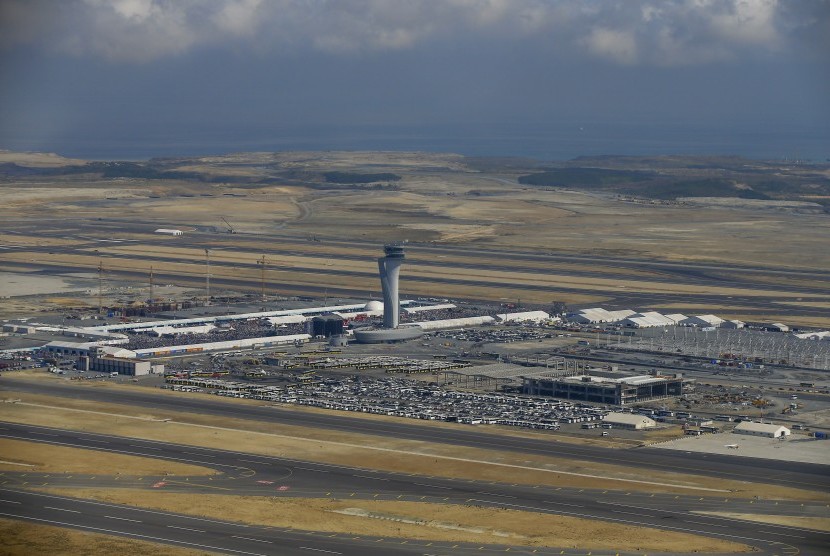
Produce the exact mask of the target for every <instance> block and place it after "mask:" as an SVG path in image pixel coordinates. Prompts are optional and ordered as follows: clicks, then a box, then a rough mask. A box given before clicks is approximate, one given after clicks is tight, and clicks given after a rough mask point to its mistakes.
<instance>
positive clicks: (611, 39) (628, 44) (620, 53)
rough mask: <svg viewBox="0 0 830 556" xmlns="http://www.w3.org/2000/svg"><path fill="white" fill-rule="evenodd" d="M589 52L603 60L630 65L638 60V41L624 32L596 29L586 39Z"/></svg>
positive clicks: (628, 32) (627, 32) (630, 33)
mask: <svg viewBox="0 0 830 556" xmlns="http://www.w3.org/2000/svg"><path fill="white" fill-rule="evenodd" d="M585 45H586V46H587V47H588V50H589V51H591V52H593V53H594V54H596V55H597V56H600V57H603V58H610V59H611V60H613V61H615V62H618V63H620V64H626V65H630V64H633V63H634V62H636V61H637V60H638V55H637V39H636V37H635V36H634V33H632V32H630V31H624V30H615V29H608V28H606V27H595V28H594V29H592V30H591V32H590V34H589V35H588V36H587V37H586V39H585Z"/></svg>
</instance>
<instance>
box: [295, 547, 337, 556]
mask: <svg viewBox="0 0 830 556" xmlns="http://www.w3.org/2000/svg"><path fill="white" fill-rule="evenodd" d="M300 549H301V550H313V551H314V552H325V553H326V554H343V553H342V552H336V551H334V550H323V549H322V548H311V547H310V546H301V547H300Z"/></svg>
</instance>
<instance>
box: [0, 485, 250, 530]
mask: <svg viewBox="0 0 830 556" xmlns="http://www.w3.org/2000/svg"><path fill="white" fill-rule="evenodd" d="M0 490H5V491H6V492H14V493H16V494H26V495H29V496H39V497H41V498H51V499H53V500H63V501H64V502H72V503H78V502H80V503H82V504H89V505H90V506H101V507H104V508H117V509H119V510H123V509H124V508H123V506H118V505H115V504H107V503H104V502H94V501H92V500H80V499H78V498H69V497H66V496H56V495H54V494H45V493H41V492H30V491H20V490H14V489H0ZM131 510H132V511H134V512H141V513H146V514H155V515H160V516H164V517H171V516H172V515H175V517H178V518H185V519H189V520H192V521H204V522H205V523H218V524H220V525H233V526H234V527H241V528H243V529H247V528H248V527H249V526H248V525H243V524H242V523H233V522H228V521H218V520H215V519H207V518H204V517H193V516H182V515H178V514H170V513H167V512H158V511H155V510H145V509H142V508H131Z"/></svg>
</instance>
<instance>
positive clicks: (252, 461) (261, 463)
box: [236, 459, 271, 469]
mask: <svg viewBox="0 0 830 556" xmlns="http://www.w3.org/2000/svg"><path fill="white" fill-rule="evenodd" d="M236 461H244V462H245V463H258V464H259V465H271V462H268V461H254V460H252V459H238V460H236ZM243 469H247V468H243Z"/></svg>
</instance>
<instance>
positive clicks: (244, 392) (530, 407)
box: [166, 374, 608, 430]
mask: <svg viewBox="0 0 830 556" xmlns="http://www.w3.org/2000/svg"><path fill="white" fill-rule="evenodd" d="M308 377H310V375H309V374H305V375H301V376H300V381H299V382H296V383H290V384H280V385H274V384H257V383H251V382H242V381H230V380H221V379H214V378H184V377H181V378H177V377H174V376H170V377H168V378H167V380H166V382H167V387H169V388H172V389H176V390H184V391H201V392H208V393H212V394H216V395H220V396H229V397H236V398H247V399H256V400H266V401H272V402H278V403H290V404H297V405H305V406H312V407H320V408H324V409H333V410H340V411H354V412H362V413H372V414H376V415H389V416H395V417H407V418H412V419H423V420H430V421H445V422H454V423H462V424H468V425H506V426H514V427H523V428H530V429H545V430H558V429H559V428H560V427H561V426H562V425H564V424H573V423H586V422H591V421H598V420H600V419H601V418H602V416H603V415H605V414H607V413H608V410H605V409H602V408H598V407H593V406H588V405H582V404H575V403H570V402H566V401H562V400H556V399H552V398H529V397H523V396H515V395H507V394H482V393H473V392H464V391H456V390H448V389H445V388H441V387H439V386H437V385H435V384H425V383H423V382H417V381H413V380H409V379H404V378H398V377H384V378H374V377H366V376H351V377H342V378H340V377H336V378H332V377H326V378H322V377H314V378H308Z"/></svg>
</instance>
